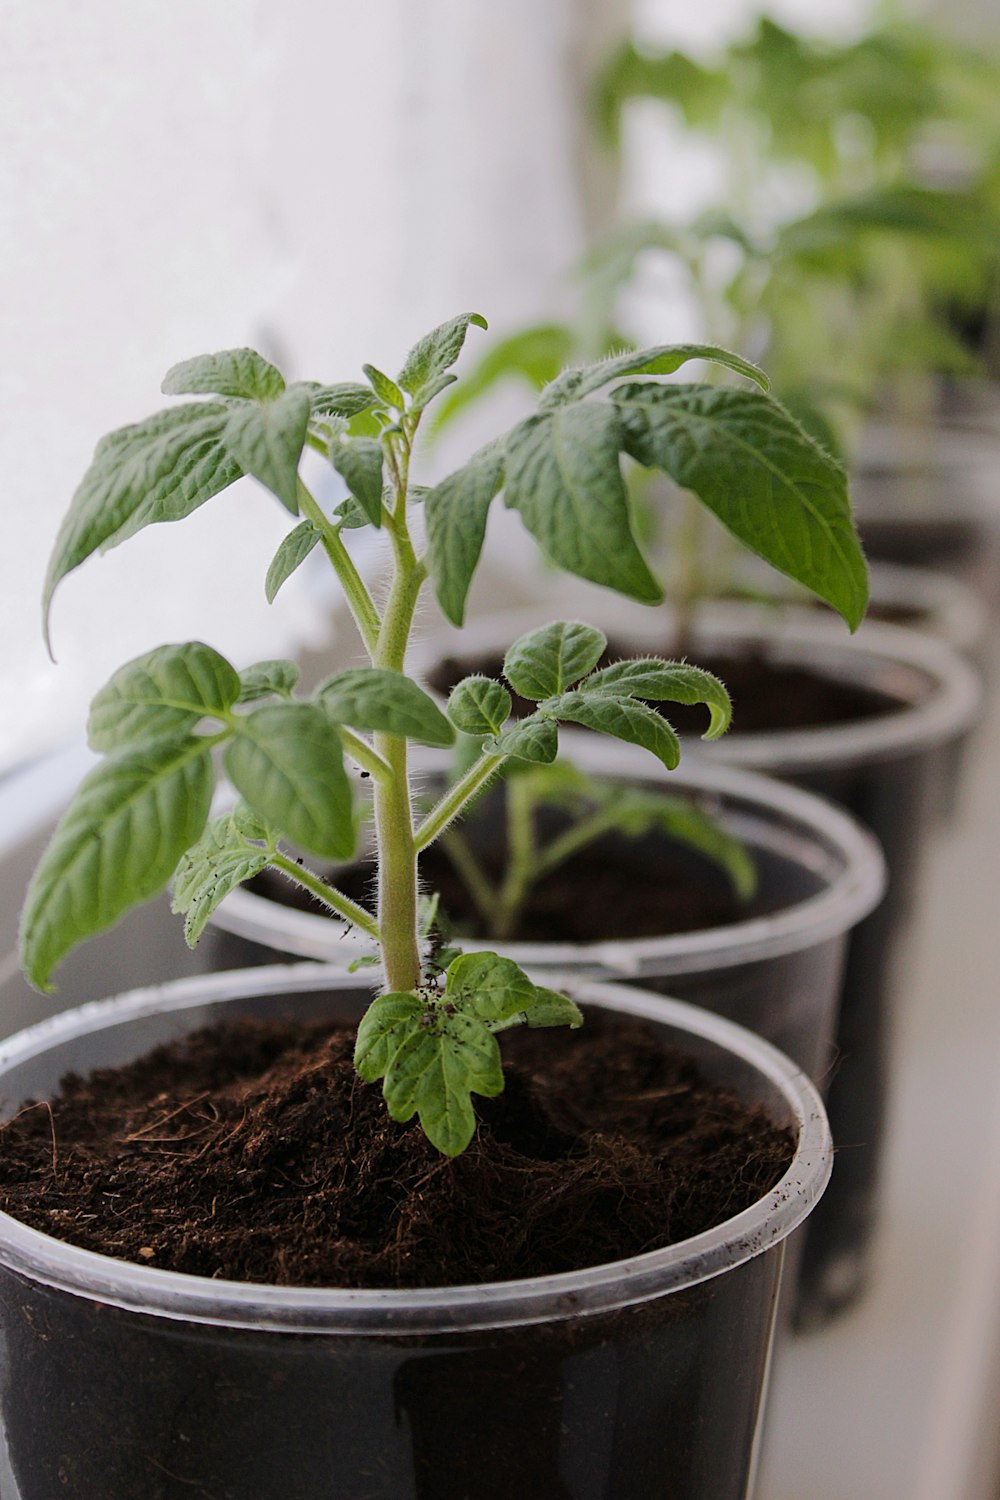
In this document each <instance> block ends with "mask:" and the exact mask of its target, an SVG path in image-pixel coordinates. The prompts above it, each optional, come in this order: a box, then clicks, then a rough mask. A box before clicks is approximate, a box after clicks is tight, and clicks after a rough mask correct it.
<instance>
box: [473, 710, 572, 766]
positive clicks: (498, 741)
mask: <svg viewBox="0 0 1000 1500" xmlns="http://www.w3.org/2000/svg"><path fill="white" fill-rule="evenodd" d="M483 748H484V749H485V750H486V751H487V752H488V753H489V754H490V755H513V756H514V758H515V759H516V760H530V761H540V762H542V763H543V764H547V763H548V762H549V761H553V760H555V758H556V754H557V752H558V749H559V730H558V728H557V726H556V724H555V723H554V721H553V720H552V719H549V718H545V717H544V716H543V715H542V714H530V715H529V716H528V718H526V719H519V720H518V721H517V723H516V724H512V725H511V727H510V729H505V730H504V731H503V733H502V734H498V735H496V736H495V737H494V738H493V739H492V740H487V741H486V743H485V745H484V746H483Z"/></svg>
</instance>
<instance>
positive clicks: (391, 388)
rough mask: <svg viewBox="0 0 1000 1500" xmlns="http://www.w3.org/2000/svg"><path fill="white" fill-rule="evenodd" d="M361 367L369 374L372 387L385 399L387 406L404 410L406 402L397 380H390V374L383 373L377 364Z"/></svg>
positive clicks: (380, 398)
mask: <svg viewBox="0 0 1000 1500" xmlns="http://www.w3.org/2000/svg"><path fill="white" fill-rule="evenodd" d="M361 368H362V370H364V372H365V374H366V375H367V377H368V380H369V382H370V384H371V388H372V390H373V391H374V392H375V394H376V396H377V397H378V399H379V400H380V401H384V402H385V404H386V406H391V407H394V408H395V410H396V411H403V410H404V408H405V406H406V402H405V400H404V398H403V393H402V391H401V390H400V389H399V386H398V385H397V384H396V382H395V381H394V380H390V379H389V377H388V375H383V373H382V371H381V370H379V369H378V368H377V367H376V366H375V365H362V366H361Z"/></svg>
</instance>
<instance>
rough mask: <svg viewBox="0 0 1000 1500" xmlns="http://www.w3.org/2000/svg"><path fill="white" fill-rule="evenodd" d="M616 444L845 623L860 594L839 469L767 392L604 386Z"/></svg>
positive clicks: (862, 576) (855, 621)
mask: <svg viewBox="0 0 1000 1500" xmlns="http://www.w3.org/2000/svg"><path fill="white" fill-rule="evenodd" d="M614 399H615V401H616V402H617V403H618V404H619V406H620V409H621V412H622V420H623V423H624V428H625V447H626V448H627V450H628V452H629V453H630V454H631V455H632V456H633V458H635V459H637V460H638V462H639V463H641V464H644V465H645V466H646V467H647V468H650V467H655V468H660V469H664V470H665V471H666V472H667V473H668V474H669V475H670V476H671V477H672V478H673V479H674V480H676V482H677V483H678V484H679V485H681V486H682V487H683V488H684V489H688V490H691V491H692V492H693V493H694V494H695V495H697V496H698V498H699V499H700V500H701V501H703V503H704V504H705V505H706V506H708V508H709V510H711V511H713V512H714V514H715V515H716V516H718V518H719V520H720V521H722V523H723V524H724V525H725V526H727V527H728V528H729V530H730V531H731V532H732V533H733V535H734V536H736V537H737V538H738V539H739V540H740V541H741V542H743V543H744V544H745V545H746V546H747V547H749V548H750V550H751V551H752V552H755V553H757V555H758V556H759V557H762V558H764V560H765V562H769V563H770V564H771V565H772V567H775V568H777V569H778V571H779V572H781V573H785V574H787V575H788V577H790V578H794V579H795V580H796V582H798V583H801V584H803V585H804V586H805V587H806V588H808V589H811V590H812V592H813V593H814V594H817V595H818V596H819V597H820V598H821V599H825V600H826V601H827V603H828V604H832V605H833V607H834V609H836V610H838V611H839V612H840V614H841V615H843V617H844V619H845V620H846V621H847V623H848V625H850V627H851V629H852V630H853V629H855V628H856V627H857V626H858V625H859V624H860V622H861V619H862V617H863V615H864V612H865V605H866V603H867V599H868V578H867V569H866V566H865V560H864V554H863V553H862V551H861V544H860V542H859V541H858V536H857V533H856V531H855V529H854V525H853V522H852V520H851V509H850V504H849V501H848V497H847V479H846V476H845V474H844V471H843V469H841V467H840V465H839V464H837V463H836V462H835V461H834V459H832V458H831V457H830V456H829V454H827V453H826V452H824V450H823V449H822V448H820V447H819V446H818V444H816V443H815V442H814V441H813V440H812V438H810V437H808V436H807V435H806V433H805V432H803V430H802V428H801V427H799V425H798V423H797V422H795V421H794V419H793V418H792V417H790V416H789V414H788V413H787V412H786V411H785V410H784V408H783V407H781V406H779V405H778V404H777V402H776V401H773V400H771V398H770V397H768V396H764V395H761V394H760V393H759V392H756V391H743V390H716V389H713V388H711V387H708V386H701V385H695V386H684V385H678V386H668V385H653V384H641V385H634V386H627V387H624V388H621V389H619V390H617V391H615V392H614Z"/></svg>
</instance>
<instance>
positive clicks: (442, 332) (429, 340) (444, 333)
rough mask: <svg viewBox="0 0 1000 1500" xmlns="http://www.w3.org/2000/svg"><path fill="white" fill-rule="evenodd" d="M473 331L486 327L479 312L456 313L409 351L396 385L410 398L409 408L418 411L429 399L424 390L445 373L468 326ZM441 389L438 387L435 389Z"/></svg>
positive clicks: (453, 360) (458, 348)
mask: <svg viewBox="0 0 1000 1500" xmlns="http://www.w3.org/2000/svg"><path fill="white" fill-rule="evenodd" d="M470 323H474V324H475V325H476V327H477V328H486V327H487V326H488V324H487V322H486V319H485V318H484V317H483V316H482V314H481V313H460V314H459V316H458V317H457V318H451V319H450V320H449V321H448V322H447V323H441V324H439V326H438V327H437V328H434V329H432V330H431V332H430V333H427V334H425V335H424V337H423V338H422V339H420V340H418V342H417V343H416V344H414V346H413V348H412V349H411V350H410V352H409V354H408V355H407V356H406V359H405V360H404V362H403V368H402V369H401V370H400V372H399V376H398V384H399V385H400V387H401V388H402V389H403V390H404V391H407V392H409V394H410V395H411V396H412V397H413V398H414V399H413V405H414V407H415V408H416V409H422V408H423V407H424V406H426V405H427V402H428V401H429V400H430V399H431V396H430V395H428V393H427V392H428V389H429V388H430V386H431V385H432V384H433V383H434V382H436V381H437V380H438V379H439V378H440V377H441V376H442V375H444V373H445V371H446V370H449V369H450V368H451V366H452V365H453V364H454V363H455V361H456V359H457V358H458V356H459V355H460V354H461V352H462V346H463V344H464V343H465V335H466V334H467V333H468V330H469V324H470ZM437 389H438V390H442V389H443V387H442V386H440V385H439V386H438V388H437Z"/></svg>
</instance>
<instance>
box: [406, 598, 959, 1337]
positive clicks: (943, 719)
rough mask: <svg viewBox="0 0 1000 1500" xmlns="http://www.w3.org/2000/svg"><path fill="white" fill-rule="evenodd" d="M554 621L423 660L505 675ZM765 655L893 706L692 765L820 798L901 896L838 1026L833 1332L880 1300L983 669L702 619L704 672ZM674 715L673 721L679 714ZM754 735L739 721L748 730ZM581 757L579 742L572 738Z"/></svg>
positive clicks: (637, 644)
mask: <svg viewBox="0 0 1000 1500" xmlns="http://www.w3.org/2000/svg"><path fill="white" fill-rule="evenodd" d="M592 602H593V601H592V600H588V608H587V611H586V616H587V619H588V620H589V621H590V623H592V624H596V625H600V626H601V627H602V628H603V629H604V630H605V631H606V632H607V634H608V636H609V638H610V639H612V640H613V642H614V645H615V648H616V649H617V650H618V651H620V652H621V654H622V655H626V656H627V655H640V654H643V653H647V652H650V651H656V652H662V651H663V650H664V647H665V636H666V631H665V629H664V616H663V614H662V613H661V612H660V611H654V610H648V609H642V608H641V607H637V606H634V605H629V604H627V603H625V602H624V601H621V600H618V599H617V598H615V597H613V596H610V595H609V596H607V600H606V602H605V603H604V604H603V608H600V609H598V610H596V611H595V609H594V608H593V607H592ZM550 618H552V616H551V614H550V613H549V612H548V611H547V610H546V611H542V610H540V609H535V610H533V611H531V612H523V613H519V614H518V615H516V616H510V615H507V616H491V617H489V618H488V619H482V620H479V621H477V622H474V623H473V624H472V625H471V626H469V627H467V628H466V629H464V630H463V631H462V632H461V633H458V632H442V633H441V634H440V635H439V636H438V637H436V638H435V640H434V641H433V642H429V643H427V645H426V647H425V648H424V655H423V658H422V660H421V663H420V665H421V668H422V670H423V672H424V675H425V676H427V677H430V676H431V674H432V665H433V662H434V661H435V660H438V661H440V660H442V659H444V658H446V657H447V658H449V659H450V660H451V661H452V662H453V663H454V662H456V661H458V660H460V659H461V658H462V657H463V656H464V657H465V658H466V659H467V660H469V661H470V662H472V661H475V662H476V663H477V669H478V670H482V666H481V663H483V662H484V661H485V660H486V659H487V658H488V657H489V656H490V655H491V654H492V655H494V656H495V657H496V661H497V667H498V670H499V663H500V660H501V659H502V653H503V647H504V646H505V645H506V644H509V643H510V642H511V641H513V640H515V639H516V638H517V637H518V636H519V635H520V634H522V633H523V632H524V631H527V630H530V629H532V628H533V627H535V626H538V625H540V624H542V623H544V621H545V620H547V619H550ZM723 650H724V651H725V652H726V653H727V654H728V655H730V656H731V655H733V654H739V653H742V652H745V653H747V654H751V653H753V654H758V655H761V656H763V657H764V658H765V659H770V660H773V661H774V662H775V663H776V664H778V665H781V664H784V663H788V664H790V665H792V666H798V667H803V668H806V669H807V670H809V671H811V672H816V673H818V674H819V675H825V676H829V677H830V678H832V679H834V680H835V681H839V682H843V683H848V684H856V685H858V686H861V687H863V688H865V689H868V690H870V691H871V692H874V693H876V694H879V695H882V696H883V697H884V702H885V712H884V713H881V714H876V715H875V716H874V717H871V718H866V719H862V720H858V721H857V722H843V723H838V724H836V725H832V726H829V727H817V728H810V729H796V730H774V731H769V732H764V733H754V734H740V732H739V730H738V729H736V730H731V731H730V732H729V733H728V734H727V735H725V736H724V737H723V738H722V739H720V740H717V741H713V742H712V743H711V744H710V745H706V744H703V743H702V742H700V741H698V740H694V741H689V742H688V741H686V742H685V756H686V757H687V760H686V764H687V766H688V768H689V769H690V767H691V764H692V761H693V760H694V759H698V760H700V761H702V762H703V763H712V764H715V763H725V764H729V765H733V766H738V767H740V768H745V769H749V770H755V771H763V772H766V773H768V774H769V775H771V776H775V777H781V778H782V779H784V780H788V781H790V782H792V783H794V784H795V785H796V786H798V787H802V788H805V789H807V790H809V791H812V792H817V793H819V794H820V795H821V796H824V797H826V798H829V799H830V800H831V801H833V802H835V803H837V804H838V805H840V806H841V807H843V808H845V809H846V810H847V811H848V812H850V813H851V814H853V816H854V817H856V818H857V819H858V820H859V822H861V823H863V824H864V825H865V826H866V827H868V828H869V829H871V831H872V832H873V833H874V834H875V836H876V838H877V839H878V841H879V843H880V844H881V846H882V849H883V851H884V853H885V858H886V865H887V869H888V875H889V882H888V889H887V894H886V897H885V899H884V900H883V902H882V903H881V905H880V906H879V907H878V908H877V909H876V910H875V911H873V912H872V914H871V915H870V916H868V917H867V918H865V920H864V921H862V922H861V923H860V924H859V925H858V926H857V927H856V928H855V930H854V932H853V934H852V936H851V939H850V944H849V948H848V956H847V963H846V969H845V973H844V980H843V985H842V990H841V1000H840V1013H839V1021H838V1024H837V1028H836V1047H837V1066H836V1070H835V1072H834V1074H833V1076H832V1078H831V1080H830V1083H829V1087H828V1090H827V1105H828V1109H829V1114H830V1121H831V1127H832V1129H833V1133H834V1140H835V1141H836V1142H837V1143H838V1145H840V1144H843V1146H844V1147H845V1148H846V1147H849V1148H850V1149H845V1150H844V1151H843V1152H842V1153H841V1155H840V1156H839V1157H838V1161H837V1170H836V1173H835V1175H834V1182H833V1185H832V1187H831V1189H830V1192H829V1193H828V1194H827V1195H826V1199H825V1201H824V1206H823V1210H822V1211H821V1213H819V1214H817V1215H816V1216H815V1217H814V1219H813V1221H812V1223H811V1224H810V1227H809V1233H808V1236H807V1246H806V1253H805V1258H804V1264H803V1271H802V1275H803V1280H802V1284H801V1290H800V1309H799V1320H800V1322H801V1323H802V1325H803V1326H810V1325H818V1324H820V1323H822V1322H823V1321H825V1319H826V1318H827V1317H829V1316H830V1315H831V1314H833V1313H834V1312H836V1311H838V1310H839V1309H841V1308H843V1307H846V1306H848V1305H849V1304H850V1303H851V1302H853V1301H854V1300H855V1299H856V1298H857V1296H858V1295H860V1293H861V1291H862V1290H863V1288H864V1285H865V1282H866V1278H867V1272H868V1262H869V1254H870V1248H871V1239H872V1234H873V1230H874V1226H875V1220H876V1214H877V1204H878V1178H879V1166H880V1161H881V1156H882V1133H883V1126H884V1121H885V1118H886V1112H887V1102H888V1087H889V1074H890V1067H891V1064H890V1058H891V1027H892V1022H891V1018H892V1011H893V1008H894V1005H895V995H896V990H897V985H896V973H897V970H898V967H899V964H900V962H901V959H902V956H903V954H904V952H905V948H906V941H907V936H908V929H909V925H910V922H911V919H912V915H913V908H914V902H915V898H916V895H917V892H918V890H919V884H920V873H921V868H922V864H923V860H924V857H925V855H926V852H927V849H928V846H929V845H930V843H931V842H932V840H933V836H934V834H935V831H936V828H937V826H938V825H939V823H940V822H941V820H942V817H943V815H944V813H945V812H946V811H947V810H948V808H949V807H950V805H951V804H952V802H953V800H954V797H955V781H956V776H957V775H958V772H959V768H960V753H961V747H962V745H963V743H964V741H965V738H966V737H967V735H968V734H969V732H970V730H971V728H972V726H973V724H974V722H975V720H976V718H977V715H978V712H979V707H980V700H981V688H980V682H979V678H978V676H977V674H976V673H975V671H974V670H973V669H972V667H971V666H970V665H969V664H968V663H967V662H966V661H964V660H963V659H962V658H961V657H960V656H958V655H957V653H955V652H954V651H952V650H950V649H949V648H948V647H947V646H945V645H944V643H943V642H941V641H937V640H933V639H931V638H930V637H926V636H921V635H919V634H918V633H917V632H915V631H908V630H903V629H901V628H898V627H893V626H889V625H865V626H863V627H862V629H861V630H860V631H859V632H858V634H857V636H855V637H853V638H851V637H849V636H848V634H847V632H846V631H845V630H843V628H841V627H838V625H837V624H835V623H834V622H832V621H827V620H824V619H817V620H812V619H810V618H806V617H805V615H803V614H797V615H795V616H794V617H793V616H788V617H781V618H775V619H774V620H773V621H772V622H771V623H770V624H768V622H767V621H766V620H765V619H763V618H762V616H761V612H760V610H759V609H756V608H754V607H748V608H746V609H745V610H743V611H741V610H740V608H739V607H738V606H736V605H725V606H723V607H721V608H719V609H718V610H715V609H713V608H711V607H709V608H706V609H705V610H703V611H702V612H701V614H700V616H699V620H698V624H697V628H696V630H695V633H694V636H693V639H692V641H691V643H690V659H691V660H692V661H694V662H698V663H702V664H704V665H709V666H710V665H711V660H712V654H713V652H715V653H719V652H721V651H723ZM668 716H669V714H668ZM737 722H738V720H737ZM564 743H565V739H564Z"/></svg>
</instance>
